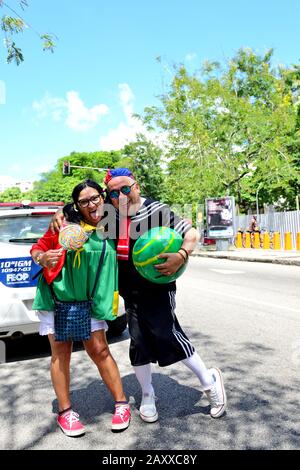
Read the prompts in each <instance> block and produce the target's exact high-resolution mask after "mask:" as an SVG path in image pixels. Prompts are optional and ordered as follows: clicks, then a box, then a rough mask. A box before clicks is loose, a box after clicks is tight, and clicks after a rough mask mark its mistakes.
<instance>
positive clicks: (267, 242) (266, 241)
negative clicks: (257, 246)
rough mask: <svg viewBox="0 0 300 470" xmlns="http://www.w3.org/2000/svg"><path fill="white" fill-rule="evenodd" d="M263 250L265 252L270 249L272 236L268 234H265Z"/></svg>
mask: <svg viewBox="0 0 300 470" xmlns="http://www.w3.org/2000/svg"><path fill="white" fill-rule="evenodd" d="M263 249H264V250H269V249H270V235H269V233H268V232H265V233H264V235H263Z"/></svg>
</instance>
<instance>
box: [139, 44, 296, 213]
mask: <svg viewBox="0 0 300 470" xmlns="http://www.w3.org/2000/svg"><path fill="white" fill-rule="evenodd" d="M272 54H273V51H272V50H269V51H268V52H267V53H266V54H264V55H259V54H256V53H255V52H253V51H252V50H251V49H241V50H239V51H238V53H237V54H236V56H235V57H233V59H231V60H230V61H229V62H228V64H226V66H225V68H223V69H222V68H221V66H220V65H219V64H218V63H211V64H208V63H207V62H206V64H205V66H204V67H203V68H202V70H201V72H200V73H194V74H190V73H188V71H187V70H186V68H185V67H184V66H183V65H179V66H176V67H175V72H174V77H173V80H172V83H171V85H170V89H169V90H168V92H167V93H165V94H164V95H163V96H162V97H161V106H160V107H152V108H147V109H146V110H145V119H144V120H145V123H146V124H148V126H149V127H150V128H152V129H153V128H156V129H159V130H163V131H164V132H166V133H167V134H168V136H169V150H168V155H167V157H168V158H169V165H168V176H167V179H166V188H167V199H168V200H169V201H172V202H176V203H183V202H186V203H188V202H190V203H191V202H197V201H198V202H199V201H201V202H202V201H203V200H204V199H205V198H206V197H210V196H215V197H217V196H222V195H224V194H230V195H233V196H235V197H236V200H237V202H238V204H239V206H240V207H241V208H242V209H244V210H246V209H249V208H251V207H254V208H255V201H256V196H257V188H258V186H260V187H261V191H260V201H261V203H262V202H269V203H271V202H273V203H274V202H275V203H277V204H279V203H281V204H282V205H283V206H284V207H286V208H289V207H292V206H293V204H294V201H295V195H296V194H297V192H298V191H299V167H298V159H299V135H298V133H299V105H298V101H297V100H298V91H299V83H300V82H299V67H296V66H293V67H292V68H290V69H286V70H283V69H280V68H278V69H276V70H275V69H273V68H272V66H271V58H272Z"/></svg>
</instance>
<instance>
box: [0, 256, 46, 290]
mask: <svg viewBox="0 0 300 470" xmlns="http://www.w3.org/2000/svg"><path fill="white" fill-rule="evenodd" d="M40 269H41V268H40V266H38V265H36V264H35V263H34V262H33V261H32V258H31V257H30V256H28V257H22V258H7V259H3V258H2V259H1V261H0V282H2V284H4V285H5V286H6V287H33V286H36V284H37V279H34V280H32V278H33V276H34V275H35V274H36V273H37V272H38V271H39V270H40Z"/></svg>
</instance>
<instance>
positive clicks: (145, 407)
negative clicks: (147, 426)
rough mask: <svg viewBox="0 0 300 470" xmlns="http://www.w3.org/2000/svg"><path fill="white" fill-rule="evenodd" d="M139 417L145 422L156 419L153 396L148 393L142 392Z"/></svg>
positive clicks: (151, 421) (152, 421)
mask: <svg viewBox="0 0 300 470" xmlns="http://www.w3.org/2000/svg"><path fill="white" fill-rule="evenodd" d="M140 417H141V418H142V420H143V421H146V423H154V422H155V421H157V420H158V413H157V411H156V406H155V396H154V395H153V394H150V393H144V394H143V398H142V403H141V406H140Z"/></svg>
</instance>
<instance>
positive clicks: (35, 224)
mask: <svg viewBox="0 0 300 470" xmlns="http://www.w3.org/2000/svg"><path fill="white" fill-rule="evenodd" d="M50 216H51V214H49V215H47V216H45V215H43V216H31V215H29V216H23V217H22V216H17V217H1V218H0V242H2V243H13V242H16V243H22V242H24V243H32V242H33V241H34V240H38V239H39V238H40V237H41V236H42V235H43V234H44V233H45V232H46V230H47V228H48V226H49V223H50Z"/></svg>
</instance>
